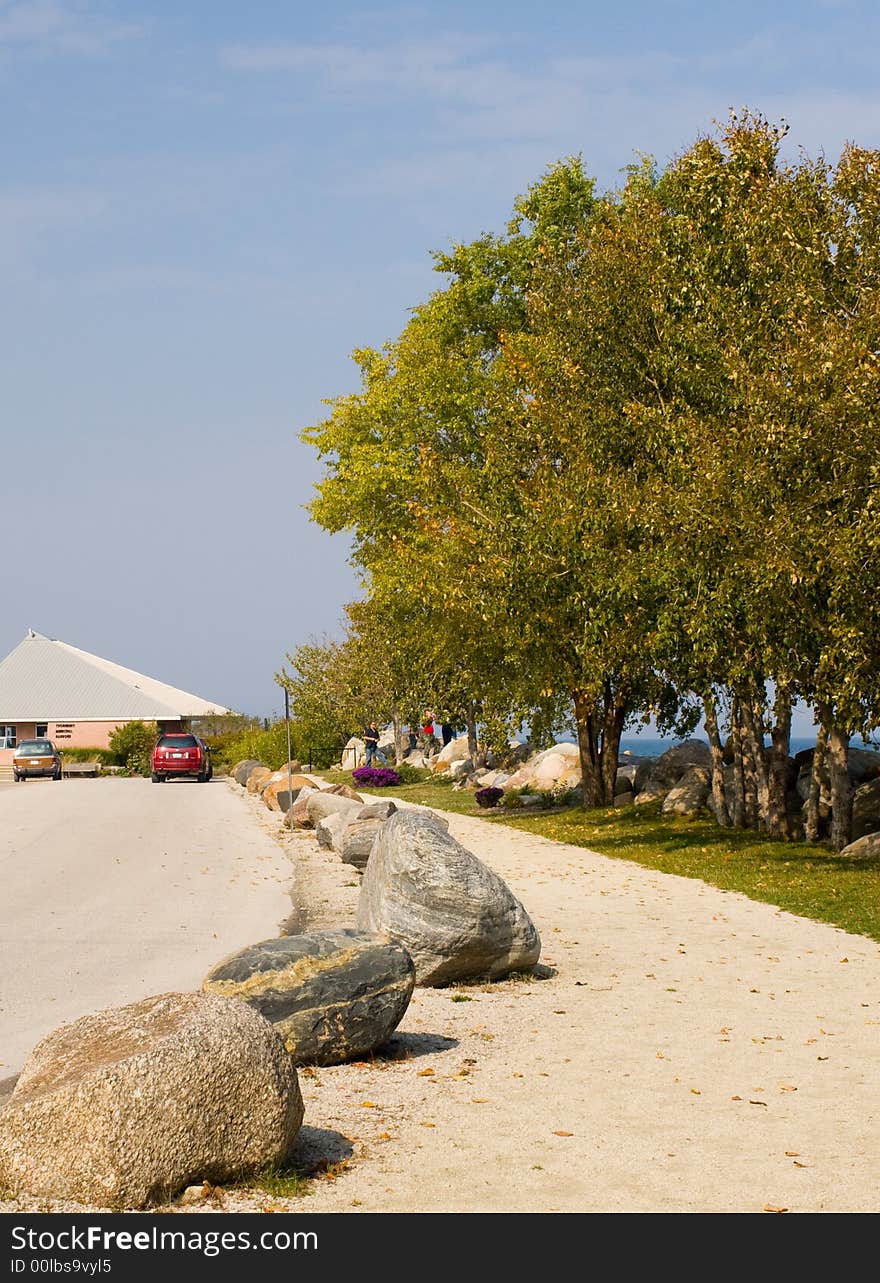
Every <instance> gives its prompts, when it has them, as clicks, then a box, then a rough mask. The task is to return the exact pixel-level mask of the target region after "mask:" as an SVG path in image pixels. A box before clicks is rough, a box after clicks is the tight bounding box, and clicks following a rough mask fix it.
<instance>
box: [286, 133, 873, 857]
mask: <svg viewBox="0 0 880 1283" xmlns="http://www.w3.org/2000/svg"><path fill="white" fill-rule="evenodd" d="M783 136H784V128H780V127H776V126H773V125H771V124H770V123H768V122H767V121H765V120H764V119H762V118H760V117H757V116H754V115H752V114H744V115H742V116H739V117H737V116H732V117H731V119H730V121H729V123H728V124H727V126H726V127H724V128H723V129H722V130H720V131H719V133H718V134H717V136H713V137H703V138H700V139H699V140H697V141H696V142H695V143H694V145H693V146H692V147H691V148H690V149H689V150H687V151H686V152H685V153H684V154H683V155H682V156H681V157H680V158H678V159H677V160H676V161H675V162H674V163H672V164H671V165H670V166H669V167H668V168H667V169H666V170H665V171H663V172H662V173H658V172H657V171H656V169H655V167H654V166H653V165H652V164H651V163H649V162H648V161H645V162H643V163H641V164H639V165H637V166H633V167H632V168H631V170H630V171H629V174H628V178H627V181H626V182H625V184H624V186H623V188H622V190H620V191H617V192H613V193H608V194H604V195H598V194H597V193H596V190H595V184H594V182H593V181H592V180H591V179H590V178H589V177H588V176H587V175H586V174H585V172H584V169H583V167H582V164H581V162H580V161H579V160H577V159H570V160H568V161H566V162H564V163H561V164H557V165H555V166H553V167H552V168H551V169H550V170H549V171H548V172H547V173H546V174H545V175H544V177H543V178H542V179H541V180H540V181H539V182H537V183H536V184H535V185H534V186H533V187H531V188H530V190H529V191H528V193H527V194H526V196H524V197H522V198H521V199H519V200H518V201H517V202H516V205H515V208H514V214H513V218H512V220H511V222H510V223H509V225H508V228H507V230H506V233H505V234H504V235H501V236H491V235H486V236H483V237H481V238H480V239H478V240H477V241H474V242H473V243H470V244H462V245H456V246H455V247H454V248H453V249H452V250H451V251H450V252H449V253H444V254H439V255H437V256H436V266H437V269H438V270H439V271H440V272H441V273H443V274H444V276H445V278H446V282H445V285H444V287H443V288H441V289H439V290H438V291H437V292H436V293H434V294H433V295H432V296H431V297H430V298H429V299H428V300H427V301H426V302H425V303H424V304H423V305H421V306H420V307H418V308H416V309H415V310H414V312H413V315H412V319H411V320H410V322H409V323H408V324H407V326H406V328H405V329H404V331H403V333H402V334H401V335H400V337H399V338H398V339H397V340H396V341H394V342H393V343H388V344H386V346H385V347H384V348H383V349H382V350H380V351H378V350H373V349H364V350H360V351H358V352H356V353H355V354H354V357H355V360H356V361H357V364H358V366H359V368H360V372H361V382H362V386H361V390H360V391H359V392H358V393H356V394H354V395H349V396H343V397H340V398H338V399H336V400H334V401H331V402H329V403H328V404H330V405H331V407H332V411H331V413H330V415H329V417H328V418H327V419H325V420H324V421H323V422H321V423H319V424H317V425H316V426H314V427H311V428H309V429H307V430H306V431H305V432H304V433H303V434H302V435H303V439H304V440H306V441H308V442H310V443H311V444H312V445H313V446H314V447H315V448H316V449H317V450H318V452H319V454H320V456H321V458H322V459H323V460H324V462H325V465H326V469H325V475H324V478H323V480H322V481H321V483H320V485H319V486H318V491H317V496H316V498H315V499H314V501H313V503H312V505H311V512H312V515H313V517H314V519H315V520H316V521H318V522H319V523H320V524H321V525H322V526H324V527H325V528H326V529H328V530H330V531H342V530H346V531H349V532H350V534H351V536H352V539H353V560H354V563H355V564H356V566H357V567H358V568H359V569H360V571H361V572H362V575H363V582H364V599H363V600H362V601H360V602H358V603H357V604H355V605H353V606H351V607H350V608H349V612H348V633H347V636H346V637H345V638H344V639H343V640H342V641H341V642H338V643H328V644H326V645H323V646H322V645H318V644H315V645H313V646H310V647H300V648H299V649H298V650H297V651H295V652H293V653H292V654H291V655H290V656H288V660H289V665H290V669H289V671H288V670H286V671H285V672H284V673H283V674H282V675H281V676H282V678H283V680H285V681H286V682H287V684H288V686H289V689H290V690H291V694H292V699H293V704H294V709H295V711H296V713H297V714H298V715H299V714H302V715H304V716H311V714H312V712H314V710H311V711H310V710H309V709H307V708H306V707H305V706H306V704H307V703H308V702H309V701H310V700H311V701H314V700H315V699H316V698H318V695H317V692H323V694H322V695H321V696H320V697H321V698H326V699H327V700H328V701H329V702H330V704H332V705H333V707H334V708H336V709H337V711H338V710H339V709H340V708H341V707H343V706H346V720H347V723H348V725H349V726H350V725H351V721H352V719H354V720H355V721H356V722H359V721H360V720H361V718H362V717H363V716H364V715H365V713H366V711H367V705H368V707H369V712H370V713H373V712H376V711H377V710H381V711H382V713H383V714H384V715H385V716H387V717H388V718H391V717H394V716H398V715H399V714H400V712H401V710H404V716H405V710H407V709H408V708H412V707H420V706H422V705H423V704H424V703H425V702H426V701H430V702H438V703H442V704H444V705H445V706H447V707H449V708H451V709H454V710H456V712H457V714H458V715H459V716H460V717H461V719H462V721H463V722H464V723H466V724H467V725H468V728H469V735H470V736H471V737H472V739H473V740H474V743H473V744H472V747H473V748H474V749H476V748H477V745H476V728H477V725H478V724H479V725H480V726H481V727H484V728H486V733H487V734H488V735H489V737H491V736H492V735H493V734H495V735H500V734H501V733H502V732H503V731H505V730H510V729H511V728H513V727H515V726H517V725H521V724H522V723H523V722H528V724H529V726H530V727H531V728H532V732H533V734H534V735H536V736H540V735H541V734H542V733H544V732H546V733H550V732H553V731H557V732H558V731H559V730H560V729H561V728H562V727H563V726H565V725H567V724H569V725H572V726H573V728H574V730H575V731H576V734H577V741H578V745H579V750H580V760H581V768H582V774H583V796H584V803H585V805H586V806H595V805H601V804H604V803H607V802H609V801H610V800H611V798H612V797H613V793H614V785H615V778H616V773H617V764H618V750H619V744H620V737H621V734H622V732H623V730H624V728H625V727H626V726H627V725H628V724H630V723H632V722H633V721H635V720H637V719H639V718H641V719H644V720H647V718H649V717H651V716H653V717H655V718H656V719H657V720H658V722H659V724H660V725H661V726H663V727H670V728H671V727H675V728H676V729H679V730H682V729H686V728H687V727H688V726H691V727H693V726H694V725H696V723H697V721H698V720H699V718H700V717H703V718H704V720H705V726H706V730H707V734H708V737H709V740H710V743H711V745H712V749H713V753H714V754H715V757H716V765H717V766H718V767H719V769H717V770H716V771H715V772H714V775H713V789H714V792H715V798H714V800H715V810H716V814H717V815H718V817H719V820H720V822H721V823H731V824H734V825H737V826H751V827H761V828H764V829H766V830H767V831H768V832H770V833H772V834H775V835H778V836H789V819H788V814H787V811H786V805H785V793H786V786H787V780H788V758H789V748H790V726H791V710H792V706H793V704H794V702H795V701H797V700H801V701H804V702H805V703H806V704H808V705H809V706H810V707H811V708H812V709H813V710H814V711H815V714H816V719H817V723H818V724H819V726H820V728H821V729H820V734H819V751H818V752H817V753H816V755H815V772H816V789H815V795H814V797H813V799H812V803H811V809H810V811H809V813H808V817H807V834H808V836H815V835H816V833H817V831H818V800H817V799H818V782H819V772H820V769H822V770H827V771H828V772H829V774H830V779H831V786H832V794H833V798H832V801H833V832H832V840H833V842H834V844H835V845H836V846H837V847H840V846H842V845H844V844H845V843H846V841H847V840H848V838H849V833H850V827H851V809H852V797H851V788H850V785H849V777H848V774H847V746H848V744H849V741H850V738H851V737H852V736H853V735H854V734H857V733H859V732H862V733H866V732H868V731H869V730H870V729H871V728H872V727H875V726H876V725H877V724H878V722H880V291H878V284H880V153H878V152H876V151H867V150H864V149H861V148H858V147H856V146H848V147H847V148H846V149H845V151H844V152H843V154H842V155H841V157H840V159H839V160H838V162H837V163H836V164H833V165H832V164H830V163H828V162H826V161H825V159H824V158H820V159H818V160H811V159H807V158H805V157H801V158H800V159H799V160H797V161H795V162H785V161H783V159H782V156H781V142H782V138H783ZM306 678H308V679H306ZM362 697H366V700H365V701H364V700H363V699H362ZM359 701H361V702H360V703H359ZM346 702H347V703H346ZM324 711H325V712H326V709H325V710H324ZM355 713H356V714H357V716H356V717H354V714H355ZM765 736H769V737H770V738H771V742H772V748H771V749H770V750H769V752H768V751H765V749H764V741H765ZM725 740H728V741H729V742H730V744H731V745H732V749H733V754H734V761H733V771H732V773H731V772H728V777H727V780H725V775H724V772H723V771H722V770H721V769H720V767H721V760H722V753H723V749H724V741H725Z"/></svg>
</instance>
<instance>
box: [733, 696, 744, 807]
mask: <svg viewBox="0 0 880 1283" xmlns="http://www.w3.org/2000/svg"><path fill="white" fill-rule="evenodd" d="M730 738H731V741H732V742H733V798H732V799H731V803H730V822H731V824H732V825H733V827H734V828H735V829H744V828H745V826H746V809H745V792H746V791H745V778H744V771H743V755H742V740H741V738H740V715H739V700H738V699H736V698H735V697H734V699H733V701H732V703H731V706H730Z"/></svg>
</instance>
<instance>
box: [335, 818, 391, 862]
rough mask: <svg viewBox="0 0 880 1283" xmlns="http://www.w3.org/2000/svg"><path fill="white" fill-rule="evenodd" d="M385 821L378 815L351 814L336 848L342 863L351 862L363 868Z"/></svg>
mask: <svg viewBox="0 0 880 1283" xmlns="http://www.w3.org/2000/svg"><path fill="white" fill-rule="evenodd" d="M386 823H387V820H383V819H380V818H379V817H378V816H366V817H364V818H361V817H360V816H359V815H355V816H353V817H352V819H350V820H349V821H348V822H347V823H346V825H345V827H344V828H343V830H342V832H341V833H340V835H339V847H338V850H339V854H340V855H341V856H342V862H343V864H353V865H354V867H355V868H356V869H365V868H366V867H367V861H368V860H369V858H370V852H371V851H372V849H373V843H374V841H375V840H376V834H377V833H378V832H379V830H380V829H381V827H382V825H383V824H386Z"/></svg>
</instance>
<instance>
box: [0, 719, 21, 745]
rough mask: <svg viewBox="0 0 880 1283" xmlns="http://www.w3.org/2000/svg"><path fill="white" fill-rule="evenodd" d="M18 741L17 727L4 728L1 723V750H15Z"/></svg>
mask: <svg viewBox="0 0 880 1283" xmlns="http://www.w3.org/2000/svg"><path fill="white" fill-rule="evenodd" d="M17 742H18V741H17V740H16V738H15V727H14V726H4V725H3V724H2V722H0V748H15V745H16V743H17Z"/></svg>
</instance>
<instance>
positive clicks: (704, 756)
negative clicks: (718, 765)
mask: <svg viewBox="0 0 880 1283" xmlns="http://www.w3.org/2000/svg"><path fill="white" fill-rule="evenodd" d="M691 766H705V767H708V769H709V770H711V769H712V750H711V749H710V748H709V745H708V744H707V743H705V741H704V740H693V739H690V740H684V741H683V743H681V744H674V745H673V746H672V748H668V749H667V750H666V752H665V753H661V755H660V756H659V757H658V758H657V759H656V761H655V762H654V763H653V764H652V766H651V770H650V775H649V778H650V779H652V780H656V781H657V783H658V784H668V785H669V787H670V788H672V786H673V784H677V783H678V781H679V780H680V779H681V777H682V776H683V775H684V773H685V771H687V770H688V768H689V767H691Z"/></svg>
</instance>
